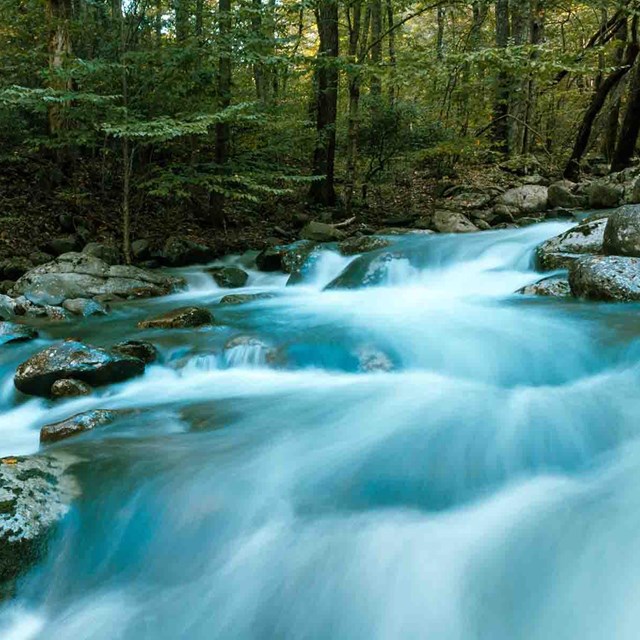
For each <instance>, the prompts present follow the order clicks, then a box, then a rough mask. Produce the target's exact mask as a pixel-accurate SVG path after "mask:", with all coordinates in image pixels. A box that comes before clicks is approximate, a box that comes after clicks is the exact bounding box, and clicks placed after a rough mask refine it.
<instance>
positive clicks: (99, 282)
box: [14, 253, 184, 305]
mask: <svg viewBox="0 0 640 640" xmlns="http://www.w3.org/2000/svg"><path fill="white" fill-rule="evenodd" d="M183 283H184V281H183V280H181V279H180V278H173V277H169V276H165V275H162V274H158V273H153V272H151V271H147V270H145V269H140V268H139V267H132V266H125V265H112V266H110V265H108V264H107V263H106V262H104V261H103V260H100V259H99V258H95V257H94V256H90V255H88V254H85V253H66V254H64V255H61V256H60V257H58V258H57V259H56V260H54V261H53V262H48V263H47V264H43V265H40V266H39V267H36V268H35V269H32V270H31V271H28V272H27V273H25V274H24V275H23V276H22V277H21V278H20V279H19V280H18V281H17V282H16V285H15V287H14V292H15V293H16V294H22V295H24V297H25V298H27V300H29V301H30V302H33V303H34V304H38V305H59V304H61V303H62V302H64V301H65V300H67V299H69V298H93V297H94V296H102V295H107V294H108V295H116V296H119V297H122V298H142V297H153V296H161V295H166V294H168V293H171V292H172V291H175V290H176V289H178V288H179V287H180V286H182V285H183Z"/></svg>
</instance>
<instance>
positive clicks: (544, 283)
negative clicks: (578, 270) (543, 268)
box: [516, 276, 571, 298]
mask: <svg viewBox="0 0 640 640" xmlns="http://www.w3.org/2000/svg"><path fill="white" fill-rule="evenodd" d="M516 293H520V294H522V295H525V296H549V297H553V298H566V297H568V296H570V295H571V287H570V286H569V280H567V278H563V277H562V276H551V277H549V278H543V279H542V280H538V282H534V283H533V284H528V285H527V286H526V287H522V288H521V289H518V290H517V291H516Z"/></svg>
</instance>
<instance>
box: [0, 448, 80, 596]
mask: <svg viewBox="0 0 640 640" xmlns="http://www.w3.org/2000/svg"><path fill="white" fill-rule="evenodd" d="M73 462H75V459H74V458H73V457H71V456H69V455H63V454H58V455H56V456H32V457H23V456H19V457H6V458H1V459H0V583H2V590H3V592H4V595H10V593H11V590H12V585H11V581H13V580H14V579H15V578H17V577H18V576H19V575H20V574H21V573H23V572H24V571H26V570H27V569H29V568H30V567H31V565H33V564H34V563H35V562H37V561H38V560H39V559H40V558H41V557H42V556H43V555H44V553H45V551H46V548H47V544H48V541H49V539H50V537H51V534H52V532H53V530H54V528H55V525H56V524H57V523H58V522H59V521H60V520H61V519H62V518H63V517H64V516H65V515H66V513H67V512H68V511H69V508H70V505H71V502H72V500H73V499H74V498H76V497H77V496H78V495H79V494H80V490H79V488H78V485H77V483H76V481H75V479H74V478H73V477H72V476H71V475H69V474H67V473H65V472H66V470H67V469H68V467H69V466H70V465H71V464H72V463H73Z"/></svg>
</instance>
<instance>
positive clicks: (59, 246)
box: [42, 235, 82, 256]
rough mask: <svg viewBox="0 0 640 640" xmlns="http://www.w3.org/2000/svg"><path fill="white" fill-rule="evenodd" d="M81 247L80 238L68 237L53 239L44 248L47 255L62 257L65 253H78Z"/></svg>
mask: <svg viewBox="0 0 640 640" xmlns="http://www.w3.org/2000/svg"><path fill="white" fill-rule="evenodd" d="M81 246H82V245H81V240H80V238H78V237H77V236H75V235H67V236H58V237H57V238H52V239H51V240H50V241H49V242H47V243H46V244H45V245H44V246H43V247H42V248H43V250H44V251H45V253H50V254H51V255H52V256H61V255H62V254H63V253H70V252H72V251H78V250H79V249H80V247H81Z"/></svg>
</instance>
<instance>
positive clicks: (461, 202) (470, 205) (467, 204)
mask: <svg viewBox="0 0 640 640" xmlns="http://www.w3.org/2000/svg"><path fill="white" fill-rule="evenodd" d="M492 199H493V198H492V196H491V194H490V193H487V192H485V191H463V192H461V193H456V194H455V195H454V196H453V197H451V198H448V199H447V201H446V204H445V205H444V206H445V207H446V208H447V209H451V210H453V211H456V210H458V211H470V210H472V209H482V208H484V207H487V206H488V205H489V203H490V202H491V200H492ZM443 204H444V203H443Z"/></svg>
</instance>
